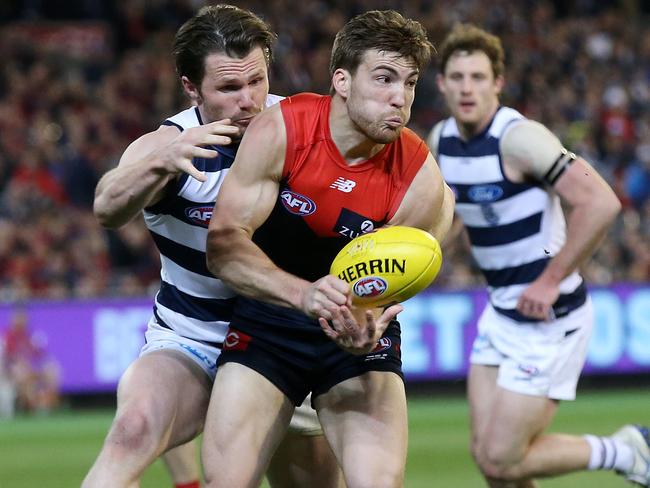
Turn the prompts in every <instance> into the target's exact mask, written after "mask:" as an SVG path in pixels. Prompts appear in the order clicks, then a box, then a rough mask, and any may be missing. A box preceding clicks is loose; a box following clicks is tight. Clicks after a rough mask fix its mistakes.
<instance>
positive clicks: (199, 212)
mask: <svg viewBox="0 0 650 488" xmlns="http://www.w3.org/2000/svg"><path fill="white" fill-rule="evenodd" d="M213 211H214V207H190V208H186V209H185V216H186V217H187V218H188V219H189V221H190V222H191V223H193V224H196V225H200V226H201V227H206V228H207V227H208V225H209V224H210V219H211V218H212V212H213Z"/></svg>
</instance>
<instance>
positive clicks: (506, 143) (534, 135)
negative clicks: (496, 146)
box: [500, 118, 558, 149]
mask: <svg viewBox="0 0 650 488" xmlns="http://www.w3.org/2000/svg"><path fill="white" fill-rule="evenodd" d="M531 141H534V143H535V144H551V143H552V144H555V143H556V142H557V141H558V138H557V136H555V134H553V133H552V132H551V131H550V130H549V129H548V127H546V126H545V125H544V124H542V123H540V122H537V121H536V120H531V119H526V118H523V119H518V120H515V121H513V122H512V123H511V124H509V125H508V127H506V128H505V130H504V132H503V135H502V137H501V142H500V144H501V147H502V148H505V149H507V148H509V147H512V146H514V147H520V146H525V145H526V144H529V143H530V142H531Z"/></svg>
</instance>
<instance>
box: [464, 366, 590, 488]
mask: <svg viewBox="0 0 650 488" xmlns="http://www.w3.org/2000/svg"><path fill="white" fill-rule="evenodd" d="M493 369H494V368H490V367H485V366H477V365H472V368H471V373H470V379H471V381H470V386H469V398H470V411H471V418H472V439H473V449H472V451H473V455H474V458H475V460H476V462H477V464H478V466H479V467H480V469H481V471H482V472H483V474H484V476H485V477H486V480H487V481H488V484H489V485H490V486H491V487H495V488H496V487H532V486H535V484H534V483H533V482H532V481H531V480H532V479H533V478H536V477H542V476H552V475H556V474H561V473H566V472H570V471H574V470H576V469H583V468H586V466H587V462H588V460H589V447H588V445H587V443H586V441H585V440H584V439H583V438H581V437H577V436H568V435H567V436H565V435H562V434H550V435H544V434H543V432H544V430H545V429H546V428H547V426H548V424H549V423H550V422H551V420H552V418H553V415H554V413H555V411H556V408H557V404H556V402H554V401H553V400H550V399H548V398H545V397H535V396H531V395H523V394H520V393H515V392H511V391H508V390H505V389H503V388H501V387H498V386H496V384H495V383H492V388H494V390H495V392H494V394H493V395H492V398H489V399H488V401H490V405H489V408H486V407H485V405H482V400H481V396H480V395H481V391H484V390H485V388H483V387H478V388H477V387H476V386H477V385H479V384H482V385H485V384H488V383H487V381H489V380H490V379H492V378H494V374H493V371H492V370H493ZM481 380H483V381H481Z"/></svg>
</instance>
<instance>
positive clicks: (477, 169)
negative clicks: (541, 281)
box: [438, 107, 586, 321]
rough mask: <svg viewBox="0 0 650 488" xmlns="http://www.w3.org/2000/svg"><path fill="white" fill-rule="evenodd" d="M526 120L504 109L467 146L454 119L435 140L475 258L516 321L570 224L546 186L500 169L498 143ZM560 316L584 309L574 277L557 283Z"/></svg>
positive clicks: (495, 301) (494, 298)
mask: <svg viewBox="0 0 650 488" xmlns="http://www.w3.org/2000/svg"><path fill="white" fill-rule="evenodd" d="M522 119H523V116H522V115H521V114H520V113H519V112H517V111H516V110H513V109H511V108H507V107H501V108H499V110H498V111H497V112H496V114H495V116H494V118H493V119H492V121H491V123H490V125H489V126H488V127H487V128H486V129H485V131H484V132H482V133H481V134H479V135H477V136H475V137H474V138H472V139H470V140H468V141H464V140H462V139H461V137H460V132H459V130H458V126H457V125H456V121H455V120H454V119H453V118H449V119H447V120H445V121H444V122H443V123H442V124H443V125H442V128H441V130H440V137H439V140H438V162H439V164H440V169H441V171H442V174H443V177H444V179H445V181H446V182H447V184H448V185H449V186H450V187H451V189H452V190H453V191H454V194H455V196H456V212H457V213H458V215H460V217H461V218H462V219H463V222H464V223H465V227H466V229H467V232H468V235H469V239H470V242H471V246H472V254H473V256H474V258H475V259H476V262H477V263H478V266H479V267H480V269H481V271H482V273H483V275H484V276H485V279H486V281H487V284H488V292H489V295H490V302H491V303H492V305H493V306H494V308H495V309H496V310H497V311H498V312H500V313H502V314H504V315H507V316H509V317H511V318H513V319H515V320H518V321H530V320H531V319H529V318H526V317H524V316H522V315H521V314H519V313H518V312H517V311H516V309H515V308H516V305H517V301H518V299H519V296H520V295H521V293H522V291H523V290H524V289H525V288H526V287H527V286H528V284H530V283H531V282H532V281H533V280H535V279H536V278H537V277H538V276H539V275H540V274H541V273H542V271H543V270H544V268H545V267H546V265H547V263H548V262H549V260H550V259H551V258H552V257H553V256H554V255H555V254H556V253H557V252H558V251H559V250H560V249H561V248H562V246H563V245H564V242H565V237H566V236H565V230H566V224H565V220H564V214H563V213H562V208H561V205H560V200H559V197H558V196H557V195H556V194H555V193H553V192H551V191H550V189H547V188H545V187H544V186H543V185H542V183H541V182H540V183H535V182H531V183H515V182H512V181H510V180H508V178H507V177H506V175H505V173H504V171H503V164H502V161H501V154H500V150H499V141H500V139H501V137H502V136H503V134H504V133H505V131H506V129H507V128H508V127H509V126H510V124H512V123H513V122H516V121H518V120H522ZM560 293H561V294H560V298H559V299H558V301H557V302H556V303H555V304H554V306H553V309H554V311H555V315H556V317H561V316H564V315H566V314H567V313H568V312H570V311H571V310H573V309H575V308H577V307H578V306H580V305H582V303H584V301H585V299H586V291H585V287H584V285H583V282H582V278H581V277H580V275H579V274H578V273H575V272H574V273H572V274H571V275H569V276H568V277H567V278H565V279H564V280H563V281H562V283H561V284H560Z"/></svg>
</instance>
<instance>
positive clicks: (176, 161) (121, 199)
mask: <svg viewBox="0 0 650 488" xmlns="http://www.w3.org/2000/svg"><path fill="white" fill-rule="evenodd" d="M228 124H229V121H228V120H222V121H218V122H212V123H210V124H206V125H202V126H200V127H193V128H191V129H187V130H185V131H183V132H182V133H180V134H179V132H178V129H177V128H175V127H171V126H162V127H160V128H159V129H158V130H156V131H154V132H150V133H148V134H145V135H144V136H142V137H140V138H139V139H137V140H135V141H134V142H133V143H132V144H131V145H130V146H129V147H128V148H127V149H126V151H124V154H123V155H122V158H121V159H120V163H119V165H118V166H117V167H116V168H114V169H112V170H110V171H108V172H107V173H106V174H105V175H104V176H103V177H102V178H101V179H100V180H99V183H98V184H97V188H96V189H95V201H94V204H93V210H94V212H95V216H96V217H97V219H98V220H99V222H100V223H101V224H102V225H103V226H105V227H119V226H121V225H124V224H125V223H127V222H128V221H129V220H131V219H132V218H133V217H134V216H135V215H136V214H137V213H138V212H140V211H141V210H142V209H143V208H145V207H147V206H150V205H153V204H154V203H156V202H157V201H159V200H160V199H161V198H162V196H163V194H164V190H165V187H166V185H167V183H169V181H170V180H172V179H173V178H175V177H177V176H178V175H179V174H181V173H188V174H189V175H190V176H192V177H194V178H196V179H197V180H199V181H205V176H204V175H203V173H201V172H200V171H199V170H197V169H196V168H195V167H194V165H193V164H192V160H193V159H194V158H195V157H202V158H214V157H216V156H217V152H216V151H213V150H211V149H205V148H204V147H203V146H206V145H226V144H230V142H231V140H230V137H229V136H230V135H234V134H236V133H237V132H238V128H237V127H235V126H231V125H228Z"/></svg>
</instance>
